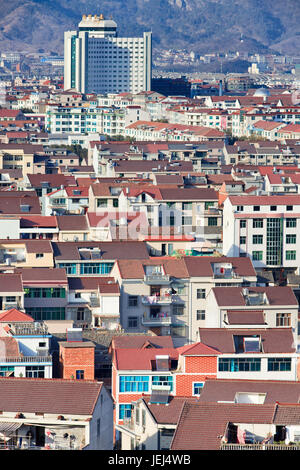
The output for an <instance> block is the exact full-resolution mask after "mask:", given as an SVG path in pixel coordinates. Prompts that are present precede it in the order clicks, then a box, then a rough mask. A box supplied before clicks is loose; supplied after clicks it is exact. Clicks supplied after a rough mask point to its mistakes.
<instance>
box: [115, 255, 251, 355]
mask: <svg viewBox="0 0 300 470" xmlns="http://www.w3.org/2000/svg"><path fill="white" fill-rule="evenodd" d="M111 276H112V277H114V278H115V279H116V280H117V281H118V283H119V285H120V293H121V296H120V314H121V325H122V327H123V328H124V329H125V331H128V332H132V333H141V332H146V331H148V330H150V331H153V332H154V333H155V334H159V335H163V336H165V335H171V336H172V338H173V341H174V344H175V346H176V347H177V346H182V345H183V344H186V343H187V342H193V341H196V340H197V332H198V330H199V328H200V327H205V326H207V321H208V320H207V318H208V317H210V307H209V308H208V307H207V299H208V298H209V293H210V291H211V290H212V289H213V288H215V287H217V286H239V287H241V286H252V285H255V284H256V273H255V271H254V269H253V266H252V263H251V261H250V259H248V258H225V257H213V256H188V257H183V258H181V259H176V258H175V257H166V258H165V257H162V258H159V257H155V258H151V259H150V260H118V261H116V263H115V265H114V267H113V269H112V271H111ZM223 288H225V289H227V288H229V287H223ZM241 288H242V287H241Z"/></svg>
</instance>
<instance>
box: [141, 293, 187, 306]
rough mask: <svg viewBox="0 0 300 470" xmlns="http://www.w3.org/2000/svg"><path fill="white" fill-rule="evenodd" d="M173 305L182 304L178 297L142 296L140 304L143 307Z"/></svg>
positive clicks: (172, 295) (171, 295)
mask: <svg viewBox="0 0 300 470" xmlns="http://www.w3.org/2000/svg"><path fill="white" fill-rule="evenodd" d="M173 303H184V301H183V300H181V298H180V297H179V296H178V295H174V294H170V295H143V296H142V304H144V305H171V304H173Z"/></svg>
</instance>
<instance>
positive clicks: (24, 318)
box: [0, 308, 34, 323]
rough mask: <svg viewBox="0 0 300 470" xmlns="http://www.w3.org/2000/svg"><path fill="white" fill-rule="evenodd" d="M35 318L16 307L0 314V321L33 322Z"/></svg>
mask: <svg viewBox="0 0 300 470" xmlns="http://www.w3.org/2000/svg"><path fill="white" fill-rule="evenodd" d="M33 321H34V319H33V318H32V317H31V316H30V315H27V314H26V313H24V312H20V310H17V309H16V308H11V309H9V310H6V312H3V313H1V314H0V322H26V323H28V322H33Z"/></svg>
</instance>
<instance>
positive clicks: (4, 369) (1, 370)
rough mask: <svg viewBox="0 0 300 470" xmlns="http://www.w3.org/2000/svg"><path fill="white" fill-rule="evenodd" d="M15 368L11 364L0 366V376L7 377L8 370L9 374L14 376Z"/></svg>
mask: <svg viewBox="0 0 300 470" xmlns="http://www.w3.org/2000/svg"><path fill="white" fill-rule="evenodd" d="M14 371H15V368H14V367H13V366H0V377H7V375H8V372H10V374H9V375H10V376H11V377H13V376H14Z"/></svg>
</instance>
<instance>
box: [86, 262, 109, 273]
mask: <svg viewBox="0 0 300 470" xmlns="http://www.w3.org/2000/svg"><path fill="white" fill-rule="evenodd" d="M112 267H113V263H84V264H81V265H80V274H109V273H110V271H111V270H112Z"/></svg>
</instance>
